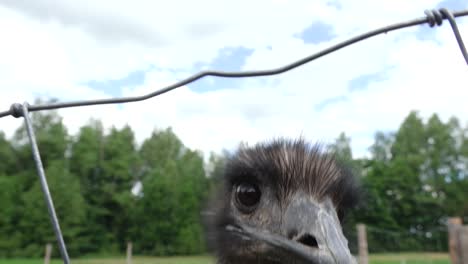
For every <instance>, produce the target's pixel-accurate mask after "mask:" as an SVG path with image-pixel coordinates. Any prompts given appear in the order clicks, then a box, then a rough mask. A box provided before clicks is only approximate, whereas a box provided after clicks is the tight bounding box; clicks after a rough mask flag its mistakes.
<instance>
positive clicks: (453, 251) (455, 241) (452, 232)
mask: <svg viewBox="0 0 468 264" xmlns="http://www.w3.org/2000/svg"><path fill="white" fill-rule="evenodd" d="M461 225H462V220H461V218H460V217H451V218H449V219H448V235H449V241H448V242H449V245H448V246H449V253H450V259H451V261H452V263H453V264H460V263H462V262H461V261H462V260H461V251H460V248H459V243H460V241H459V233H460V228H461Z"/></svg>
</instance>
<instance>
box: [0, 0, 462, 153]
mask: <svg viewBox="0 0 468 264" xmlns="http://www.w3.org/2000/svg"><path fill="white" fill-rule="evenodd" d="M200 1H201V2H199V1H197V3H193V2H189V1H185V0H174V1H171V2H170V3H169V2H167V3H165V4H164V5H163V4H161V3H158V2H152V1H146V0H138V1H137V2H138V3H133V4H132V3H130V2H128V1H111V0H103V1H99V2H95V1H91V0H85V1H80V2H75V1H71V0H64V1H61V2H60V4H55V5H51V4H50V3H49V2H48V1H46V0H37V1H35V2H34V3H31V4H30V5H22V4H21V3H20V2H14V1H13V2H5V3H2V2H0V23H1V24H8V25H11V26H10V27H9V29H11V30H5V31H4V32H3V35H4V36H3V38H2V39H3V41H2V42H1V43H0V57H1V58H2V60H1V61H0V69H1V71H0V77H1V78H0V87H9V88H8V89H9V90H8V91H9V93H8V95H6V96H3V97H2V98H0V104H1V105H3V108H8V107H9V105H10V104H11V102H17V101H20V102H22V101H24V100H31V101H32V100H33V98H34V97H35V96H36V95H54V96H55V97H58V98H59V99H60V100H63V101H70V100H78V99H97V98H107V97H118V96H129V95H142V94H146V93H149V92H151V91H154V90H155V89H157V88H161V87H163V86H165V85H168V84H171V83H174V82H176V81H178V80H180V79H182V78H185V77H188V76H189V75H191V74H194V73H197V72H199V71H201V70H208V69H209V70H221V71H239V70H253V69H255V70H262V69H271V68H276V67H279V66H282V65H285V64H287V63H290V62H292V61H294V60H296V59H299V58H302V57H305V56H307V55H310V54H313V53H315V52H317V51H319V50H321V49H324V48H326V47H328V46H330V45H332V44H335V43H337V42H339V41H342V40H344V39H345V38H348V37H352V36H354V35H356V34H359V33H363V32H366V31H368V30H372V29H375V28H376V27H380V26H383V25H387V24H390V23H396V22H401V21H405V20H410V19H414V18H418V17H422V16H423V15H424V10H425V9H428V8H429V9H430V8H439V7H447V8H449V9H452V10H460V9H463V8H468V3H467V2H466V1H462V0H445V1H438V0H415V1H411V2H408V1H407V2H397V1H393V2H392V1H389V2H377V1H368V0H356V1H353V2H352V3H351V2H349V1H340V0H334V1H328V2H326V3H325V2H320V1H316V2H314V1H309V0H259V1H256V2H255V3H252V2H250V1H248V0H239V1H225V2H223V3H222V4H221V2H218V1H214V0H200ZM182 5H183V6H185V7H186V8H184V9H183V10H182V9H181V8H180V6H182ZM109 6H112V7H113V8H112V12H111V11H110V9H109ZM200 6H209V7H210V8H200ZM265 6H268V7H269V8H265ZM247 7H248V8H247ZM149 10H151V12H150V11H149ZM194 10H196V12H194ZM173 14H177V17H176V18H175V17H174V16H173ZM467 20H468V19H466V18H460V19H457V22H459V26H460V31H461V32H462V34H464V32H466V30H467V26H466V25H467ZM465 39H466V37H465ZM433 65H451V66H450V67H444V68H442V69H438V68H437V67H434V66H433ZM464 67H465V65H464V62H463V61H461V56H460V52H459V50H458V47H457V46H456V42H455V39H454V38H453V35H452V33H451V30H450V27H449V25H448V23H447V22H445V23H444V25H443V27H441V28H429V27H428V26H427V25H425V26H420V27H415V28H411V29H405V30H401V31H398V32H392V33H390V34H386V35H380V36H378V37H376V38H372V39H370V40H366V41H364V42H361V43H358V44H356V45H353V46H352V47H348V48H345V49H343V50H340V51H338V52H336V53H334V54H331V55H327V56H325V57H323V58H320V59H318V60H316V61H314V62H312V63H310V64H307V65H305V66H303V67H300V68H298V69H295V70H292V71H290V72H288V73H285V74H282V75H278V76H270V77H262V78H255V79H252V78H249V79H244V78H242V79H227V78H217V77H207V78H204V79H201V80H199V81H197V82H195V83H192V84H189V85H188V86H187V87H184V88H180V89H178V90H176V91H174V92H171V93H169V94H165V95H164V96H161V97H160V98H155V99H152V100H149V101H147V102H142V103H133V104H127V105H118V106H111V105H107V106H102V107H88V108H80V109H79V110H78V109H73V110H71V109H70V110H63V111H61V114H62V115H63V117H64V121H65V122H66V124H67V126H69V127H70V132H71V133H76V131H78V128H79V126H81V125H83V124H84V123H86V122H87V120H89V118H91V117H92V118H100V119H102V120H103V121H104V124H105V125H106V127H110V126H117V127H119V126H123V125H125V124H129V125H131V126H132V128H133V129H134V130H135V134H136V138H137V140H139V141H141V140H142V139H144V138H145V137H146V136H148V135H149V134H150V133H151V131H152V130H153V129H154V128H155V127H158V128H161V127H167V126H171V127H173V129H174V131H175V132H176V133H177V134H178V135H179V137H181V139H182V140H183V141H184V143H186V144H187V145H188V146H189V147H192V148H196V149H200V150H202V151H204V152H205V153H208V152H210V151H220V150H221V149H223V148H227V149H230V148H233V147H234V146H236V144H237V143H238V142H239V141H248V142H256V141H259V140H263V139H268V138H271V137H274V136H280V135H282V136H291V137H293V136H297V135H300V134H302V135H305V136H306V137H307V138H309V139H312V140H318V141H330V140H333V139H334V138H335V137H336V136H338V134H339V133H340V132H341V131H345V132H346V133H347V134H348V135H349V136H351V139H352V141H351V142H352V146H353V150H355V152H356V153H357V155H358V156H359V155H365V154H366V151H367V148H368V147H369V146H370V144H371V143H372V141H373V135H374V133H375V132H376V131H378V130H381V131H393V130H396V129H397V128H398V125H399V124H400V123H401V121H402V120H403V119H404V117H405V116H406V115H407V114H408V113H409V111H410V110H418V111H420V112H421V115H422V116H423V117H424V116H429V115H430V114H432V113H433V112H437V113H438V114H440V116H441V117H442V119H447V118H448V117H450V116H451V115H457V116H458V117H460V118H462V119H463V118H465V119H467V120H468V110H466V109H464V108H463V107H462V105H463V103H462V102H460V103H456V102H459V100H462V98H463V94H460V93H464V91H465V90H466V89H464V88H463V89H462V88H461V87H460V85H461V84H463V83H466V82H465V79H466V77H464V76H465V75H466V74H464V73H465V70H466V69H464ZM460 73H463V74H460ZM440 87H444V89H440ZM4 89H5V88H4ZM467 96H468V95H467ZM14 121H15V120H6V119H4V120H0V122H5V123H3V124H2V127H3V128H4V130H5V131H7V132H8V133H9V134H11V132H12V131H13V130H14V128H15V127H17V125H18V124H17V123H15V122H14Z"/></svg>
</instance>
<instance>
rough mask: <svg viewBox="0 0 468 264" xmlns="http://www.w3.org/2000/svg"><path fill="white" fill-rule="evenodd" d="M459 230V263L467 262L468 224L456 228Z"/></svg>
mask: <svg viewBox="0 0 468 264" xmlns="http://www.w3.org/2000/svg"><path fill="white" fill-rule="evenodd" d="M458 230H459V231H460V232H459V238H460V244H459V246H460V247H459V250H460V257H461V258H460V259H461V261H460V263H461V264H468V225H466V226H462V227H460V228H458Z"/></svg>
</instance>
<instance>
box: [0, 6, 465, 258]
mask: <svg viewBox="0 0 468 264" xmlns="http://www.w3.org/2000/svg"><path fill="white" fill-rule="evenodd" d="M424 13H425V15H426V16H425V17H422V18H417V19H414V20H410V21H405V22H400V23H396V24H392V25H389V26H386V27H382V28H379V29H375V30H372V31H369V32H367V33H364V34H361V35H358V36H355V37H353V38H350V39H348V40H346V41H343V42H341V43H338V44H336V45H333V46H331V47H329V48H327V49H324V50H322V51H319V52H317V53H315V54H312V55H310V56H307V57H305V58H302V59H300V60H297V61H295V62H292V63H290V64H287V65H285V66H282V67H279V68H275V69H271V70H260V71H240V72H222V71H202V72H199V73H197V74H195V75H192V76H190V77H188V78H186V79H183V80H181V81H179V82H176V83H174V84H172V85H169V86H167V87H164V88H162V89H159V90H157V91H154V92H152V93H149V94H146V95H142V96H134V97H120V98H110V99H99V100H87V101H75V102H61V103H52V104H42V105H29V104H28V103H27V102H25V103H23V104H19V103H14V104H12V105H11V107H10V109H9V110H6V111H3V112H0V118H2V117H6V116H13V117H17V118H18V117H23V118H24V122H25V125H26V128H27V132H28V137H29V141H30V144H31V148H32V153H33V157H34V161H35V164H36V169H37V174H38V176H39V180H40V183H41V187H42V191H43V193H44V196H45V200H46V204H47V208H48V211H49V217H50V220H51V223H52V227H53V229H54V232H55V236H56V239H57V242H58V245H59V250H60V254H61V256H62V259H63V262H64V263H65V264H69V263H70V259H69V256H68V252H67V247H66V244H65V241H64V239H63V236H62V232H61V230H60V224H59V221H58V219H57V216H56V213H55V208H54V204H53V201H52V198H51V195H50V192H49V187H48V183H47V179H46V176H45V173H44V168H43V166H42V161H41V157H40V153H39V148H38V146H37V143H36V137H35V134H34V130H33V127H32V125H31V119H30V117H29V112H34V111H41V110H52V109H59V108H69V107H77V106H89V105H103V104H116V103H130V102H138V101H143V100H147V99H150V98H152V97H155V96H158V95H161V94H164V93H167V92H169V91H172V90H174V89H176V88H178V87H181V86H183V85H187V84H189V83H192V82H195V81H197V80H199V79H201V78H203V77H206V76H215V77H225V78H244V77H258V76H270V75H277V74H281V73H284V72H287V71H290V70H292V69H294V68H297V67H299V66H302V65H304V64H306V63H309V62H311V61H313V60H316V59H318V58H320V57H323V56H325V55H327V54H330V53H332V52H335V51H337V50H339V49H342V48H344V47H347V46H349V45H351V44H354V43H357V42H360V41H362V40H365V39H368V38H370V37H374V36H376V35H379V34H383V33H388V32H390V31H395V30H398V29H403V28H407V27H412V26H416V25H422V24H428V25H429V26H430V27H435V26H441V25H442V23H443V21H444V20H448V21H449V23H450V26H451V27H452V30H453V33H454V35H455V39H456V41H457V43H458V46H459V48H460V51H461V53H462V56H463V57H464V59H465V62H466V63H467V64H468V53H467V50H466V47H465V45H464V43H463V39H462V37H461V35H460V32H459V30H458V26H457V23H456V21H455V18H456V17H461V16H468V10H462V11H456V12H451V11H449V10H447V9H446V8H441V9H438V10H426V11H424Z"/></svg>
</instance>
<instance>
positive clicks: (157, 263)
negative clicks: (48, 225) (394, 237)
mask: <svg viewBox="0 0 468 264" xmlns="http://www.w3.org/2000/svg"><path fill="white" fill-rule="evenodd" d="M42 263H43V260H41V259H35V260H34V259H0V264H42ZM60 263H62V262H61V261H60V260H54V261H52V263H51V264H60ZM72 263H74V264H125V263H126V261H125V257H122V258H94V259H76V260H72ZM132 263H133V264H211V263H214V262H213V259H212V258H210V257H205V256H199V257H171V258H157V257H134V258H133V261H132ZM370 263H372V264H402V263H405V264H430V263H431V264H450V261H449V258H448V254H439V253H437V254H433V253H426V254H421V253H407V254H375V255H371V257H370Z"/></svg>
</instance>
